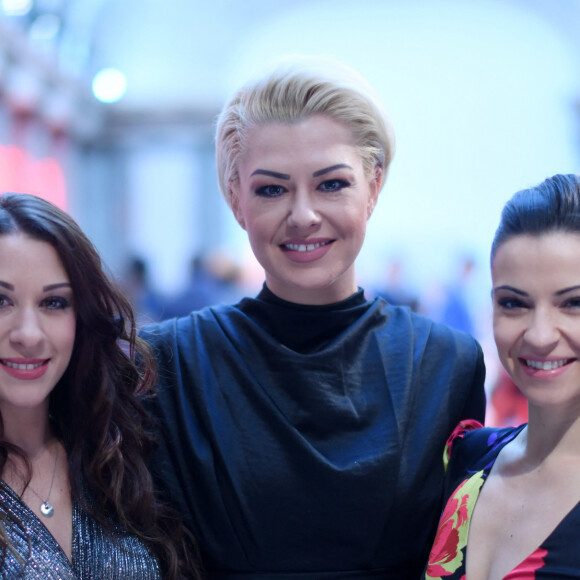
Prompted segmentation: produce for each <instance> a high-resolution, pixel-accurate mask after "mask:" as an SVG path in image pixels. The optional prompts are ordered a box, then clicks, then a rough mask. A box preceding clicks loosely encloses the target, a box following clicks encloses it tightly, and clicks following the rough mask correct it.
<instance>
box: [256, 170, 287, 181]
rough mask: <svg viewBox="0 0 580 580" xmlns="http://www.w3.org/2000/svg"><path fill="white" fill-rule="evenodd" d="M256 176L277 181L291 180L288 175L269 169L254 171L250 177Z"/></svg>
mask: <svg viewBox="0 0 580 580" xmlns="http://www.w3.org/2000/svg"><path fill="white" fill-rule="evenodd" d="M254 175H267V176H268V177H275V178H276V179H285V180H287V181H288V180H289V179H290V176H289V175H288V174H287V173H278V172H277V171H270V170H268V169H256V171H254V172H253V173H252V175H250V177H252V176H254Z"/></svg>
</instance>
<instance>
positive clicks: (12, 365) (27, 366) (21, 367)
mask: <svg viewBox="0 0 580 580" xmlns="http://www.w3.org/2000/svg"><path fill="white" fill-rule="evenodd" d="M46 362H47V361H42V362H39V363H34V364H17V363H13V362H10V361H7V360H0V363H1V364H3V365H5V366H7V367H10V368H11V369H16V370H19V371H31V370H33V369H37V368H38V367H41V366H42V365H43V364H46Z"/></svg>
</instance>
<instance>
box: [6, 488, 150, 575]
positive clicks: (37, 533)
mask: <svg viewBox="0 0 580 580" xmlns="http://www.w3.org/2000/svg"><path fill="white" fill-rule="evenodd" d="M0 510H1V511H3V512H5V513H7V514H8V515H10V514H12V515H14V516H16V517H17V518H18V519H19V520H20V521H21V522H22V528H21V527H19V526H17V525H13V524H12V523H8V522H7V523H6V524H5V527H6V531H7V533H8V537H9V539H10V541H11V542H12V545H13V546H14V548H15V550H16V552H17V553H18V554H19V555H20V556H21V558H22V559H23V560H24V561H25V562H27V564H26V565H23V564H22V563H20V562H19V561H18V559H17V558H16V557H15V555H14V554H13V553H12V552H10V551H7V553H6V559H5V561H4V564H3V566H2V569H1V570H0V578H2V579H3V580H4V579H5V580H160V579H161V573H160V571H159V565H158V563H157V560H156V559H155V557H154V556H153V555H152V554H151V553H150V552H149V551H148V549H147V548H146V546H145V545H144V544H143V543H142V542H141V541H140V540H138V539H137V538H135V537H134V536H128V535H126V534H124V533H122V531H121V530H120V529H118V530H117V533H116V534H115V538H114V539H112V538H111V537H110V536H107V534H105V532H104V530H103V529H102V527H101V526H100V525H99V524H97V522H95V521H94V520H93V519H92V518H90V517H89V516H87V514H86V513H85V512H84V511H83V510H82V509H81V508H80V507H79V506H78V505H77V504H76V503H75V504H74V506H73V522H72V523H73V537H72V563H71V562H70V561H69V559H68V558H67V556H66V554H65V553H64V551H63V550H62V548H61V547H60V546H59V544H58V543H57V541H56V540H55V539H54V537H53V536H52V535H51V534H50V532H49V531H48V530H47V528H46V527H45V526H44V524H43V523H42V522H41V521H40V519H39V518H38V517H37V516H36V515H35V514H34V512H33V511H32V510H31V509H30V508H29V507H28V506H27V505H26V504H25V503H24V502H23V501H22V500H21V499H20V498H19V497H18V495H17V494H16V493H15V492H14V491H13V490H12V489H11V488H10V487H9V486H8V485H6V483H5V482H4V481H0ZM29 542H30V545H29Z"/></svg>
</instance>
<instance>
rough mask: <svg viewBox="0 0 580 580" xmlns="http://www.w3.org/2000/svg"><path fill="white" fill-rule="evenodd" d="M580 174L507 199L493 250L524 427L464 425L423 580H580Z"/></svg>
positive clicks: (500, 322)
mask: <svg viewBox="0 0 580 580" xmlns="http://www.w3.org/2000/svg"><path fill="white" fill-rule="evenodd" d="M578 256H580V177H578V176H577V175H555V176H553V177H552V178H550V179H547V180H546V181H544V182H543V183H541V184H540V185H538V186H537V187H533V188H531V189H527V190H524V191H520V192H518V193H516V194H515V195H514V197H513V198H512V199H511V200H510V201H509V202H508V203H507V204H506V206H505V208H504V210H503V213H502V217H501V222H500V225H499V228H498V230H497V232H496V235H495V239H494V242H493V246H492V251H491V270H492V280H493V292H492V296H493V326H494V336H495V341H496V345H497V350H498V354H499V358H500V360H501V362H502V364H503V366H504V367H505V369H506V370H507V372H508V373H509V375H510V376H511V378H512V379H513V381H514V382H515V384H516V385H517V386H518V388H519V389H520V390H521V392H522V393H523V394H524V396H525V397H526V399H527V402H528V417H529V418H528V423H527V424H525V425H520V426H519V427H509V428H502V429H493V428H478V427H481V425H480V424H479V423H477V422H476V421H463V422H462V423H461V424H460V425H459V426H458V427H457V429H456V430H455V431H454V433H453V434H452V436H451V437H450V439H449V441H448V444H447V447H446V449H445V456H444V459H445V462H446V463H448V469H447V494H446V496H447V498H448V500H447V504H446V506H445V509H444V511H443V515H442V516H441V520H440V522H439V528H438V532H437V536H436V539H435V543H434V545H433V548H432V551H431V554H430V558H429V564H428V566H427V569H426V575H425V578H426V579H429V580H432V579H436V578H437V579H446V580H447V579H448V580H456V579H457V580H496V579H501V578H505V579H509V580H516V579H517V580H530V579H535V578H538V579H541V578H546V579H547V578H550V579H556V578H558V579H563V578H580V550H579V549H578V543H579V539H580V359H579V357H580V259H579V258H578Z"/></svg>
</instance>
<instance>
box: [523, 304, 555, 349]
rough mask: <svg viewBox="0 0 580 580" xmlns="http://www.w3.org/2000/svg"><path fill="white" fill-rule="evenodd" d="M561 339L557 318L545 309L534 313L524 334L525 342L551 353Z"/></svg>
mask: <svg viewBox="0 0 580 580" xmlns="http://www.w3.org/2000/svg"><path fill="white" fill-rule="evenodd" d="M559 338H560V330H559V328H558V324H557V317H555V316H554V315H553V313H550V312H547V311H545V310H544V309H536V310H535V311H533V312H532V315H531V317H530V321H529V324H528V326H527V328H526V330H525V332H524V339H525V341H526V342H527V343H528V344H529V345H530V346H533V347H534V348H536V349H538V350H546V351H549V350H550V349H551V348H553V347H554V346H555V345H556V343H557V342H558V340H559Z"/></svg>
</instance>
